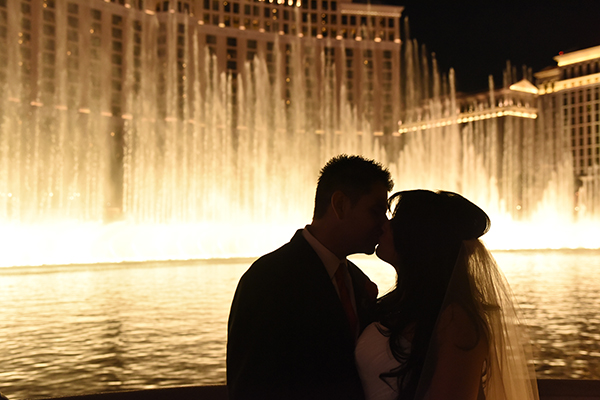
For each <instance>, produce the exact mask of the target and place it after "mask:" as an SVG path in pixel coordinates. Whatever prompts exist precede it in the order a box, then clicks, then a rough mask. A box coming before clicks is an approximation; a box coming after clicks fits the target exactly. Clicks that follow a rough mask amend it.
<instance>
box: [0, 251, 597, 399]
mask: <svg viewBox="0 0 600 400" xmlns="http://www.w3.org/2000/svg"><path fill="white" fill-rule="evenodd" d="M495 255H496V258H497V259H498V262H499V264H500V265H501V266H502V268H503V270H504V271H505V273H506V275H507V278H508V279H509V281H510V283H511V285H512V287H513V290H514V292H515V294H516V296H517V298H518V300H519V302H520V304H521V307H522V309H523V311H524V314H525V317H526V319H527V322H528V324H529V325H530V326H531V327H532V332H533V339H534V344H535V347H536V351H537V370H538V376H540V377H552V378H595V379H599V378H600V311H599V310H600V299H599V298H598V296H597V293H598V292H599V291H600V257H599V256H600V251H598V250H595V251H526V252H496V253H495ZM250 262H251V260H237V261H232V262H222V261H219V262H198V261H196V262H187V263H186V262H177V263H173V264H168V263H144V264H133V265H128V266H117V265H105V266H89V267H49V268H25V269H24V268H19V269H14V268H9V269H2V270H0V283H1V287H2V288H3V289H2V291H0V302H1V304H2V305H3V307H2V309H1V311H0V342H2V343H3V348H4V350H3V351H2V352H1V353H0V365H2V368H1V369H0V381H1V382H3V385H2V386H1V387H0V390H1V391H2V392H3V393H5V394H7V395H8V396H9V397H10V398H12V399H19V398H32V399H35V398H40V397H45V396H59V395H71V394H82V393H90V392H94V391H107V390H124V389H138V388H154V387H168V386H176V385H193V384H219V383H224V382H225V339H226V321H227V315H228V312H229V305H230V302H231V298H232V296H233V291H234V290H235V285H236V283H237V281H238V279H239V277H240V276H241V274H242V273H243V272H244V271H245V270H246V269H247V267H248V265H249V264H250ZM357 263H359V264H360V265H361V266H363V268H364V270H365V272H367V273H368V274H369V275H370V276H371V277H372V278H373V279H374V280H375V281H376V282H377V283H378V284H379V287H380V289H381V292H385V290H386V289H387V288H390V287H391V286H392V285H393V270H392V268H391V267H389V266H387V265H386V264H383V263H381V262H378V261H377V260H374V259H370V258H369V259H365V258H360V257H359V258H358V259H357Z"/></svg>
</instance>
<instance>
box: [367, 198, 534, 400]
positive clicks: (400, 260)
mask: <svg viewBox="0 0 600 400" xmlns="http://www.w3.org/2000/svg"><path fill="white" fill-rule="evenodd" d="M394 203H396V206H395V209H394V211H393V216H392V219H391V220H390V222H389V223H388V225H387V226H386V229H385V233H384V234H383V236H382V238H381V240H380V244H379V246H378V248H377V255H378V256H379V258H381V259H382V260H384V261H386V262H388V263H390V264H391V265H392V266H393V267H394V268H395V269H396V273H397V282H396V287H395V288H394V290H392V291H391V292H390V293H388V294H386V295H385V296H383V297H382V298H380V299H379V301H378V319H377V320H378V322H375V323H373V324H371V325H369V326H368V327H367V328H366V329H365V331H364V332H363V334H362V335H361V336H360V338H359V340H358V343H357V347H356V360H357V367H358V371H359V373H360V375H361V380H362V383H363V387H364V390H365V395H366V398H367V400H375V399H381V400H388V399H389V400H392V399H435V400H441V399H465V400H468V399H473V400H476V399H487V400H493V399H519V400H524V399H525V400H528V399H537V398H538V394H537V385H536V381H535V373H534V371H533V369H532V367H531V365H528V362H530V361H531V356H530V354H529V353H528V351H527V350H528V344H527V340H526V338H525V336H524V334H523V333H522V332H521V331H520V326H519V324H518V320H517V319H516V314H515V312H514V307H513V302H512V300H511V294H510V289H509V288H508V284H507V283H506V281H505V280H504V277H503V276H502V274H501V273H500V272H499V270H498V268H497V266H496V263H495V261H494V259H493V257H492V256H491V254H490V253H489V251H488V250H487V249H486V248H485V246H484V245H483V244H482V243H481V241H480V240H479V239H478V238H479V237H480V236H482V235H483V234H484V233H486V232H487V231H488V229H489V227H490V220H489V218H488V216H487V215H486V213H485V212H484V211H483V210H481V209H480V208H479V207H477V206H476V205H475V204H473V203H471V202H470V201H468V200H467V199H465V198H464V197H462V196H460V195H458V194H456V193H451V192H431V191H427V190H413V191H405V192H399V193H396V194H395V195H393V196H392V197H391V198H390V205H393V204H394Z"/></svg>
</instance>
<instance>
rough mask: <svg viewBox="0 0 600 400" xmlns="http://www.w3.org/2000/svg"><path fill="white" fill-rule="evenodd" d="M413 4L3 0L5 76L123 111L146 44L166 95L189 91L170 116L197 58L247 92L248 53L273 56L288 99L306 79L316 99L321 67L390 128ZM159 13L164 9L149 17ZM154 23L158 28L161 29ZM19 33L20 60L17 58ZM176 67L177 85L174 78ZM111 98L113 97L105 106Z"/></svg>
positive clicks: (28, 96) (44, 97)
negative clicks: (403, 31)
mask: <svg viewBox="0 0 600 400" xmlns="http://www.w3.org/2000/svg"><path fill="white" fill-rule="evenodd" d="M402 9H403V8H402V7H393V6H382V5H366V4H355V3H352V2H351V0H307V1H303V0H271V1H257V0H170V1H168V0H167V1H164V0H111V1H108V0H92V1H89V0H1V1H0V54H1V55H0V57H1V58H0V85H2V84H6V83H7V82H8V81H9V79H14V77H15V76H18V77H19V78H18V79H20V80H21V82H22V83H23V85H25V86H23V87H22V88H21V89H20V90H19V91H20V94H19V97H22V99H19V100H23V101H25V102H29V103H31V104H32V106H40V107H41V106H44V105H51V104H54V105H58V106H59V107H67V108H69V109H71V108H73V107H75V108H77V109H79V110H83V111H84V112H86V111H87V110H94V109H101V110H100V111H101V112H102V113H103V115H106V116H108V115H110V116H112V117H115V118H120V117H121V116H123V115H128V114H129V113H130V112H131V110H129V109H128V106H127V95H128V93H127V91H128V90H129V89H131V90H133V92H136V91H137V90H139V87H140V85H141V84H142V82H141V81H142V75H143V73H144V71H143V69H144V68H145V67H144V60H143V58H144V57H148V54H144V50H145V49H148V48H152V49H154V48H156V64H157V65H156V68H157V69H158V71H157V72H158V74H157V77H158V78H157V80H156V93H157V96H158V97H161V96H164V95H165V94H167V95H172V96H177V97H178V98H179V99H180V100H179V103H180V107H179V110H178V112H176V111H175V110H166V108H167V105H166V104H165V102H164V101H159V103H161V104H162V108H163V109H162V110H159V111H158V114H159V116H162V117H163V118H178V117H179V118H181V117H183V115H182V114H183V108H184V107H183V104H184V103H185V102H186V101H192V100H193V99H192V96H186V93H187V92H190V91H191V88H192V86H193V85H194V83H195V80H194V79H195V77H194V73H193V72H190V64H191V63H193V62H194V60H190V57H193V56H194V54H195V55H196V56H200V57H202V56H203V54H204V52H208V53H209V54H210V55H211V56H214V62H211V65H210V68H211V71H210V72H211V73H213V72H214V71H213V70H212V69H213V68H214V69H215V70H216V72H217V73H220V72H226V73H228V74H229V75H230V76H231V77H232V78H233V79H232V85H233V93H234V96H235V93H236V88H235V85H236V82H237V79H236V78H237V77H238V75H239V74H242V73H244V65H245V63H246V62H251V61H252V60H253V59H254V58H255V57H256V56H261V57H263V58H264V59H265V60H266V63H267V69H268V71H269V74H270V78H271V83H273V81H274V80H275V76H276V75H278V76H282V77H283V79H281V80H280V81H281V85H282V86H283V87H281V94H282V97H283V98H284V100H286V101H287V104H288V105H290V101H291V93H290V91H292V88H293V85H294V83H295V82H292V79H294V78H296V79H297V78H298V77H302V83H303V84H304V85H306V89H307V97H309V98H312V99H314V96H319V95H320V93H319V90H320V89H319V88H322V87H323V85H322V82H320V80H323V79H325V78H326V76H325V75H324V74H323V73H318V72H317V73H315V71H325V70H327V74H330V75H333V76H332V77H333V78H334V79H333V81H334V82H335V85H336V87H335V88H334V91H335V93H336V101H337V102H348V103H349V104H351V105H352V106H353V107H355V109H356V112H357V115H360V116H361V118H362V117H364V118H365V119H366V120H368V121H369V123H370V125H371V127H372V130H373V131H374V132H375V133H376V134H378V135H382V134H383V133H384V132H385V133H387V134H390V133H391V132H392V131H394V130H395V129H396V127H397V121H398V119H399V112H400V110H399V104H400V101H399V92H400V90H399V89H400V75H399V74H400V67H399V63H400V17H401V13H402ZM15 15H17V16H18V17H17V18H14V16H15ZM9 16H10V17H9ZM148 16H156V19H155V20H153V21H151V22H148ZM154 21H155V22H154ZM154 23H157V24H158V27H157V33H156V34H153V33H151V32H149V30H154V28H153V27H152V24H154ZM149 28H150V29H149ZM14 41H18V43H19V49H18V53H19V54H13V55H12V56H13V57H12V59H13V60H17V59H18V63H17V64H18V65H17V64H15V65H9V64H10V63H9V62H8V58H9V57H8V54H9V53H8V51H9V49H10V48H11V47H10V45H9V44H10V43H11V42H14ZM65 41H66V48H63V47H64V46H65V45H64V42H65ZM195 47H196V48H197V50H196V51H195V52H194V50H193V49H194V48H195ZM292 49H293V51H294V52H295V53H298V54H296V55H292V54H291V51H292ZM107 59H108V60H110V62H107ZM173 63H176V65H175V66H173V65H168V64H173ZM328 66H334V69H333V70H328V68H327V67H328ZM172 68H175V70H172ZM146 69H147V68H146ZM61 72H66V77H65V78H61V77H60V73H61ZM302 75H304V76H302ZM172 77H175V80H176V87H166V86H167V85H171V86H172V79H170V78H172ZM128 78H129V79H130V81H131V82H132V83H131V84H130V83H129V82H128V80H127V79H128ZM60 79H64V80H66V81H67V82H68V83H67V84H66V86H67V88H66V93H60V94H59V93H57V91H58V90H59V86H60V83H59V81H60ZM342 86H343V87H344V90H343V91H342ZM342 93H343V94H342ZM9 97H11V98H15V96H12V95H10V96H9ZM342 97H343V98H342ZM15 99H16V98H15ZM101 99H110V101H109V102H108V103H107V102H105V104H98V102H101ZM185 99H187V100H185ZM234 100H235V99H234ZM57 103H58V104H57ZM317 111H318V110H317ZM161 114H162V115H161ZM171 114H173V115H171ZM175 114H179V115H175ZM322 129H323V127H319V126H315V127H314V130H315V131H317V132H318V131H320V130H322Z"/></svg>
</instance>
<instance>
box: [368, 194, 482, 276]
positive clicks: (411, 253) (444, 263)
mask: <svg viewBox="0 0 600 400" xmlns="http://www.w3.org/2000/svg"><path fill="white" fill-rule="evenodd" d="M390 207H391V208H393V214H392V219H391V220H390V223H389V226H388V228H389V229H386V230H387V232H386V233H385V235H384V237H382V239H381V243H380V248H379V249H378V252H377V254H378V255H379V256H380V257H381V258H383V259H384V260H386V261H388V262H391V263H393V264H395V266H396V268H399V273H401V274H403V275H404V274H407V273H408V274H409V275H412V274H411V273H410V271H409V270H407V269H411V268H417V267H420V268H425V269H428V267H430V268H435V269H436V270H437V272H438V273H442V272H443V270H444V269H448V271H447V272H448V273H451V272H452V268H453V267H454V263H455V261H456V258H457V256H458V252H459V251H460V247H461V243H462V241H463V240H468V239H475V238H478V237H480V236H481V235H483V234H484V233H485V232H487V231H488V229H489V227H490V219H489V218H488V216H487V214H486V213H485V212H484V211H483V210H482V209H481V208H479V207H477V206H476V205H475V204H473V203H472V202H470V201H469V200H467V199H465V198H464V197H462V196H460V195H459V194H456V193H452V192H444V191H439V192H432V191H429V190H409V191H403V192H397V193H395V194H394V195H393V196H392V197H391V198H390ZM392 238H393V239H392ZM392 244H393V250H392V249H390V245H392ZM423 272H434V271H423Z"/></svg>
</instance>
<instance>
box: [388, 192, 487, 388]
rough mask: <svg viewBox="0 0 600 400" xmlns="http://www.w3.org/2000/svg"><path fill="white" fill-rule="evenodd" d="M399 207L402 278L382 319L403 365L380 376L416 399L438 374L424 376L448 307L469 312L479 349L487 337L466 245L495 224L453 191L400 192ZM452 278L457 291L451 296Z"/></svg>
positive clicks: (394, 200)
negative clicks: (435, 333) (442, 317)
mask: <svg viewBox="0 0 600 400" xmlns="http://www.w3.org/2000/svg"><path fill="white" fill-rule="evenodd" d="M394 204H395V208H394V211H393V214H392V219H391V229H392V233H393V237H394V247H395V250H396V253H397V254H398V256H399V266H397V270H398V277H397V282H396V287H395V289H394V290H393V291H391V292H390V293H388V294H387V295H385V296H383V297H382V298H381V299H380V300H379V303H378V319H379V321H380V322H381V324H382V325H383V327H384V328H385V329H382V333H383V334H385V335H386V336H389V342H390V349H391V351H392V354H393V356H394V358H396V360H398V361H399V363H400V367H398V368H396V369H394V370H392V371H390V372H387V373H383V374H381V375H380V377H381V378H382V379H384V380H385V381H388V380H389V379H396V380H397V387H398V389H399V391H400V395H399V398H400V399H413V398H414V396H415V393H416V391H417V388H418V386H419V384H421V385H422V384H423V382H424V381H426V382H429V380H430V379H431V376H424V375H423V374H425V375H429V374H430V373H431V372H432V371H428V372H425V373H424V372H423V366H424V364H425V361H426V358H428V357H431V353H428V352H430V351H431V350H432V349H431V346H430V345H431V343H435V341H433V342H432V339H435V338H433V337H432V336H433V333H434V331H435V327H436V322H437V321H438V317H439V316H440V314H441V312H442V311H443V310H442V306H443V305H444V307H446V306H447V305H448V304H454V305H458V306H460V307H462V308H463V309H464V310H465V311H466V313H467V315H468V316H469V318H470V320H471V321H472V322H473V327H474V328H475V330H476V332H477V341H476V342H475V343H473V347H474V346H476V345H477V343H478V341H479V340H481V338H482V335H483V336H484V339H487V335H488V329H487V323H486V319H485V316H484V310H482V304H481V302H480V301H479V300H478V297H479V295H478V294H477V293H473V286H472V285H471V284H470V277H469V271H468V263H469V257H470V254H468V253H469V252H468V250H467V248H466V247H465V246H464V244H463V242H464V241H465V240H470V239H477V238H478V237H480V236H481V235H483V234H484V233H485V232H487V231H488V229H489V226H490V220H489V218H488V216H487V215H486V213H485V212H484V211H483V210H481V209H480V208H479V207H477V206H476V205H475V204H473V203H471V202H470V201H468V200H466V199H465V198H463V197H462V196H460V195H458V194H455V193H451V192H431V191H427V190H412V191H405V192H398V193H396V194H394V195H393V196H392V197H391V198H390V206H393V205H394ZM451 280H452V282H453V283H452V284H453V287H454V289H453V291H452V293H448V286H449V283H450V281H451ZM456 289H458V290H456ZM448 296H451V297H452V298H451V299H449V298H448ZM407 333H408V334H409V335H410V339H409V341H410V345H409V346H408V345H407V343H408V341H407V340H406V339H407V338H406V337H405V336H406V335H407Z"/></svg>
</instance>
